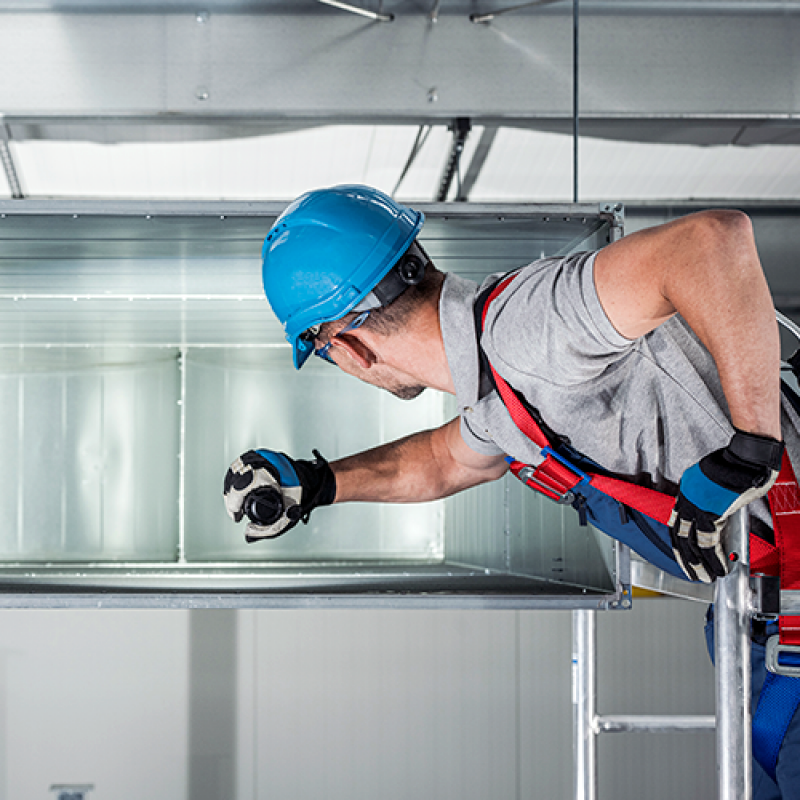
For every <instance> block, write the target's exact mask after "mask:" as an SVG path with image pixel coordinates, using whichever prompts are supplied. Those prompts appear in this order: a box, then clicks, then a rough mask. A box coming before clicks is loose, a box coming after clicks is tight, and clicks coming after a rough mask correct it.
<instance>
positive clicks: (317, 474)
mask: <svg viewBox="0 0 800 800" xmlns="http://www.w3.org/2000/svg"><path fill="white" fill-rule="evenodd" d="M313 452H314V456H315V460H314V461H301V460H295V459H293V458H289V456H287V455H286V454H285V453H276V452H275V451H273V450H248V451H247V452H246V453H244V454H243V455H241V456H240V457H239V458H237V459H236V461H234V462H233V464H231V466H230V469H229V470H228V472H227V473H226V475H225V486H224V498H225V508H226V510H227V512H228V516H229V517H230V518H231V519H232V520H233V521H234V522H241V520H242V519H243V518H244V516H245V515H247V516H248V517H249V518H250V522H249V523H248V525H247V529H246V530H245V539H246V540H247V542H248V543H252V542H256V541H259V540H261V539H274V538H275V537H277V536H280V535H281V534H283V533H286V531H288V530H290V529H291V528H293V527H294V526H295V525H297V523H298V522H299V521H300V520H302V521H303V522H304V523H305V522H308V518H309V515H310V514H311V512H312V511H313V510H314V509H315V508H317V506H322V505H330V504H331V503H332V502H333V499H334V497H335V496H336V480H335V478H334V475H333V472H332V471H331V468H330V466H329V465H328V462H327V461H326V460H325V459H324V458H323V457H322V456H321V455H320V454H319V453H318V452H317V451H316V450H314V451H313ZM265 491H266V492H267V495H268V496H269V495H270V494H272V495H273V497H274V500H273V501H272V502H271V504H270V505H271V507H272V510H273V511H274V514H273V517H274V519H269V520H264V519H259V517H260V515H259V513H258V507H259V497H260V496H263V494H264V492H265Z"/></svg>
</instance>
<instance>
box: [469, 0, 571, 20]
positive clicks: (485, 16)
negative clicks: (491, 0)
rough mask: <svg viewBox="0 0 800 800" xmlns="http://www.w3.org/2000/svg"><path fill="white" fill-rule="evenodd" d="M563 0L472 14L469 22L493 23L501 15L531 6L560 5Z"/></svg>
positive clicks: (551, 0)
mask: <svg viewBox="0 0 800 800" xmlns="http://www.w3.org/2000/svg"><path fill="white" fill-rule="evenodd" d="M560 1H561V0H532V2H530V3H522V4H521V5H518V6H509V7H508V8H498V9H497V11H492V12H491V13H489V14H470V15H469V21H470V22H474V23H476V24H479V23H482V22H491V21H492V20H493V19H494V18H495V17H499V16H500V15H501V14H508V13H509V12H511V11H519V10H520V9H522V8H530V7H531V6H549V5H551V4H552V3H559V2H560Z"/></svg>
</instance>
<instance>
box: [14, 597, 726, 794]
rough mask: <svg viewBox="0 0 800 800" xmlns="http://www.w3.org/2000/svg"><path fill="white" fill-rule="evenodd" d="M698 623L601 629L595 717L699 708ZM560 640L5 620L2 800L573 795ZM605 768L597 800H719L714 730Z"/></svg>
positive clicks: (620, 753) (254, 615) (200, 617)
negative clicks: (66, 794)
mask: <svg viewBox="0 0 800 800" xmlns="http://www.w3.org/2000/svg"><path fill="white" fill-rule="evenodd" d="M703 614H704V608H703V607H702V606H700V605H698V604H693V603H687V602H682V601H676V600H666V599H659V600H637V601H636V602H635V608H634V611H633V612H631V613H624V612H608V613H604V614H600V615H599V617H598V646H599V657H598V668H599V690H598V691H599V698H598V699H599V710H600V712H601V713H646V712H650V713H712V712H713V705H714V700H713V696H714V687H713V673H712V669H711V666H710V663H709V661H708V658H707V656H706V654H705V650H704V641H703V635H702V622H703ZM570 642H571V638H570V615H569V613H568V612H564V611H559V612H507V611H491V612H490V611H485V612H474V611H441V612H434V611H386V610H381V611H377V610H376V611H369V610H361V611H345V610H275V611H240V612H233V611H195V612H185V611H110V610H102V611H10V610H8V611H2V612H0V655H1V656H2V658H0V800H36V799H37V798H49V797H53V795H52V794H50V792H49V787H50V786H51V785H52V784H55V783H93V784H94V785H95V786H96V789H95V791H94V792H92V793H91V794H90V795H89V797H90V800H141V798H147V799H148V800H182V798H189V800H233V799H234V798H236V800H310V799H313V800H316V799H317V798H324V800H339V798H341V799H342V800H344V799H345V798H346V799H347V800H362V798H363V800H367V798H369V800H374V798H381V800H394V799H395V798H397V800H407V799H408V800H411V798H414V800H445V799H446V798H458V800H472V798H475V799H476V800H478V798H480V800H488V799H489V798H491V800H521V799H522V798H543V799H544V800H558V799H559V798H569V797H570V796H571V792H572V743H571V700H570V660H571V657H570ZM599 756H600V758H599V778H600V798H601V800H605V798H614V800H628V798H630V800H641V799H642V798H647V800H662V798H663V800H672V798H674V797H679V796H687V795H686V787H687V786H694V789H693V790H692V791H693V792H694V794H693V795H692V796H697V797H713V796H714V786H715V781H716V775H715V773H716V769H715V753H714V737H713V734H712V733H708V732H706V733H702V734H660V735H655V734H650V735H631V734H621V735H620V734H606V735H605V737H601V740H600V750H599ZM677 765H680V768H677Z"/></svg>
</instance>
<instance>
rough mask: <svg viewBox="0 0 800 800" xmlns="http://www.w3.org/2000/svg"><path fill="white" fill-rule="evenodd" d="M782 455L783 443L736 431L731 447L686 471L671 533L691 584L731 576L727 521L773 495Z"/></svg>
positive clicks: (677, 555)
mask: <svg viewBox="0 0 800 800" xmlns="http://www.w3.org/2000/svg"><path fill="white" fill-rule="evenodd" d="M782 456H783V442H779V441H777V440H775V439H772V438H770V437H769V436H759V435H757V434H753V433H745V432H743V431H739V430H737V431H736V433H735V434H734V435H733V438H732V439H731V441H730V444H729V445H728V446H727V447H725V448H723V449H722V450H717V451H716V452H714V453H711V454H709V455H707V456H706V457H705V458H703V459H701V460H700V462H699V463H697V464H695V465H694V466H693V467H690V468H689V469H687V470H686V472H684V474H683V477H682V478H681V483H680V491H679V493H678V498H677V500H676V501H675V508H674V510H673V512H672V516H671V517H670V521H669V528H670V531H669V533H670V538H671V540H672V549H673V551H674V552H675V558H676V559H677V561H678V564H679V565H680V567H681V569H682V570H683V571H684V572H685V573H686V574H687V575H688V576H689V578H690V579H691V580H693V581H697V580H699V581H703V582H704V583H711V582H712V581H713V580H715V579H716V578H720V577H722V576H724V575H727V573H728V570H729V568H730V565H729V562H728V559H727V558H726V556H725V552H724V550H723V548H722V539H721V535H722V530H723V528H724V526H725V521H726V520H727V519H728V517H730V516H731V514H733V513H735V512H736V511H738V510H739V509H740V508H742V507H744V506H746V505H747V504H748V503H750V502H752V501H753V500H755V499H757V498H759V497H762V496H763V495H765V494H766V493H767V492H768V491H769V489H770V487H771V486H772V484H773V483H775V479H776V478H777V477H778V472H779V471H780V466H781V458H782Z"/></svg>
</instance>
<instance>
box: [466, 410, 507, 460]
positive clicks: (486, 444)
mask: <svg viewBox="0 0 800 800" xmlns="http://www.w3.org/2000/svg"><path fill="white" fill-rule="evenodd" d="M461 438H462V439H463V440H464V442H465V443H466V445H467V447H469V449H470V450H474V451H475V452H476V453H480V454H481V455H482V456H500V455H503V454H504V452H505V451H504V450H503V449H502V448H500V447H498V446H497V445H496V444H495V443H494V442H493V441H492V440H491V439H489V438H488V437H485V436H481V435H480V434H478V433H477V432H476V431H475V429H474V428H473V426H472V425H470V423H469V420H468V419H467V418H466V417H465V416H464V415H463V414H462V415H461Z"/></svg>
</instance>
